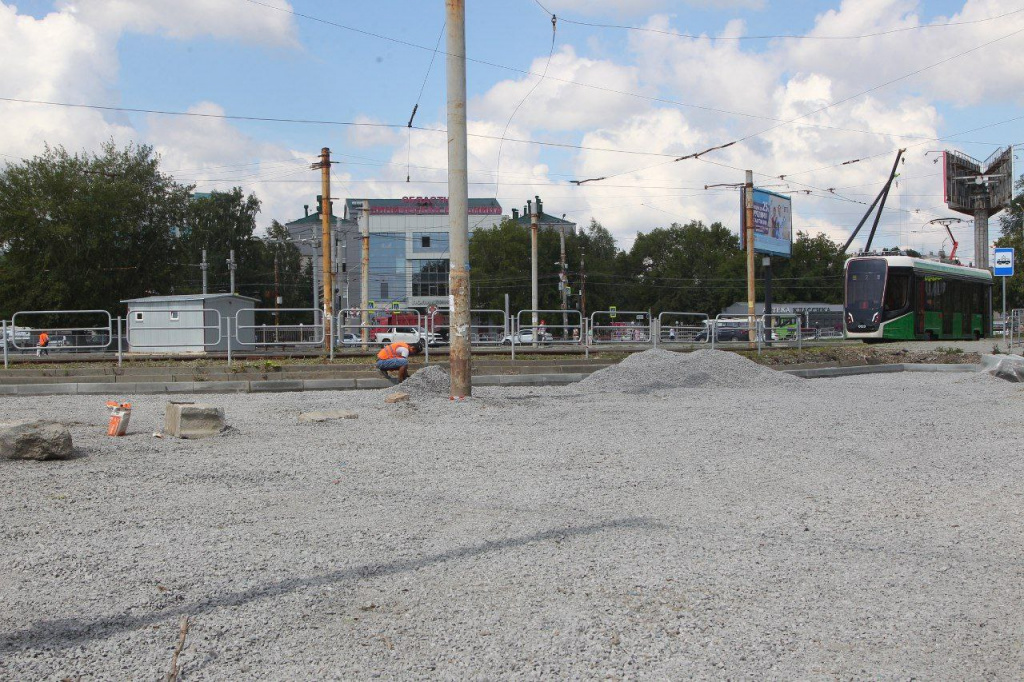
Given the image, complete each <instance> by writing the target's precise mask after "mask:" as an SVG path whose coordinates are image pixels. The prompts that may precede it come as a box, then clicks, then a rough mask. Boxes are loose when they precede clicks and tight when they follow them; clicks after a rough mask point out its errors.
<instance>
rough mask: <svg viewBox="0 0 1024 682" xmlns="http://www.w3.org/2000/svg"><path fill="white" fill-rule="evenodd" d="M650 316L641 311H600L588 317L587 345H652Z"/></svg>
mask: <svg viewBox="0 0 1024 682" xmlns="http://www.w3.org/2000/svg"><path fill="white" fill-rule="evenodd" d="M652 332H653V325H652V323H651V314H650V313H649V312H643V311H618V310H601V311H598V312H595V313H593V314H592V315H591V316H590V333H589V334H588V339H587V341H588V343H590V344H591V345H601V344H607V343H632V344H648V343H653V341H654V334H653V333H652Z"/></svg>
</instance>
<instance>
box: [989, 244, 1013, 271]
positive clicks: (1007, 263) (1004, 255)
mask: <svg viewBox="0 0 1024 682" xmlns="http://www.w3.org/2000/svg"><path fill="white" fill-rule="evenodd" d="M992 263H993V266H994V267H993V268H992V274H994V275H995V276H996V277H1013V249H996V257H995V258H994V259H993V261H992Z"/></svg>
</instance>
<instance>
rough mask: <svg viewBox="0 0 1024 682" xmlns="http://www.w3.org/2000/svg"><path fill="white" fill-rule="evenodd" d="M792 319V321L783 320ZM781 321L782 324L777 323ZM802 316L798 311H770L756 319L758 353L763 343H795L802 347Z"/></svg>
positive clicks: (786, 344) (780, 344) (775, 344)
mask: <svg viewBox="0 0 1024 682" xmlns="http://www.w3.org/2000/svg"><path fill="white" fill-rule="evenodd" d="M785 320H792V321H793V323H789V322H785ZM779 322H782V323H783V324H778V323H779ZM802 325H803V316H802V315H801V314H799V313H772V314H770V315H762V316H761V319H759V320H758V326H759V329H758V334H757V351H758V352H759V353H760V352H761V348H762V346H763V345H768V344H770V345H772V346H790V345H795V346H796V347H797V348H798V349H799V348H802V347H803V337H804V332H805V331H806V330H804V329H803V328H802Z"/></svg>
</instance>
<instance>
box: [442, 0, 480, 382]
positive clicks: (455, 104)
mask: <svg viewBox="0 0 1024 682" xmlns="http://www.w3.org/2000/svg"><path fill="white" fill-rule="evenodd" d="M445 8H446V20H447V22H448V24H447V25H448V38H447V48H448V73H447V80H448V230H449V233H448V242H449V245H450V249H451V261H450V262H451V266H450V268H449V272H448V289H449V294H450V295H451V302H452V306H451V308H452V309H451V311H450V313H449V314H450V316H451V317H450V319H449V320H448V338H449V348H448V362H449V368H450V371H451V381H452V383H451V397H452V398H455V399H459V398H468V397H469V396H470V395H472V393H473V377H472V375H471V370H470V365H471V356H472V348H471V346H470V338H469V335H470V324H471V320H470V296H469V293H470V292H469V175H468V172H467V143H466V139H467V138H466V4H465V0H446V1H445Z"/></svg>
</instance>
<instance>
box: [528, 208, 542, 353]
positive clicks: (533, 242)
mask: <svg viewBox="0 0 1024 682" xmlns="http://www.w3.org/2000/svg"><path fill="white" fill-rule="evenodd" d="M534 199H535V202H534V203H533V204H530V308H531V309H532V310H533V313H532V315H531V316H530V322H531V324H533V332H532V333H531V336H532V337H533V346H534V348H536V347H537V340H538V339H537V309H538V308H540V304H539V297H538V292H537V231H538V229H539V225H538V223H539V222H540V215H539V214H538V213H537V210H538V208H537V204H539V203H540V197H536V196H535V197H534Z"/></svg>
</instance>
